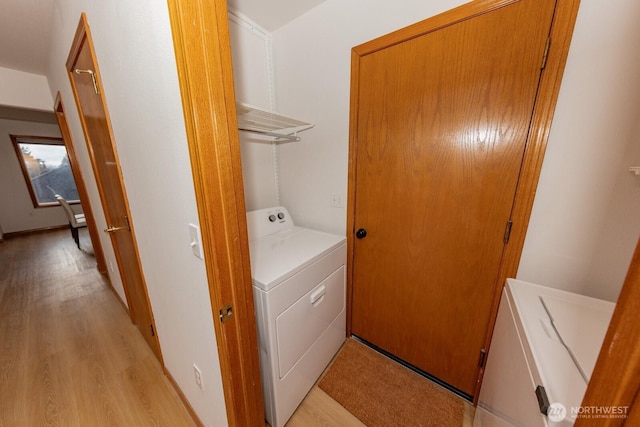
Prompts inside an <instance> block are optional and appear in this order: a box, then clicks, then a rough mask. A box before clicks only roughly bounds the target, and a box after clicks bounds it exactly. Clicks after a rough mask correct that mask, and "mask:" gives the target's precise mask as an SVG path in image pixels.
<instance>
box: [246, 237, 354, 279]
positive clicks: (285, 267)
mask: <svg viewBox="0 0 640 427" xmlns="http://www.w3.org/2000/svg"><path fill="white" fill-rule="evenodd" d="M345 241H346V239H345V238H344V237H342V236H337V235H334V234H329V233H324V232H321V231H316V230H310V229H308V228H302V227H293V228H292V229H289V230H284V231H281V232H278V233H274V234H269V235H267V236H264V237H262V238H260V239H256V240H253V241H251V242H249V251H250V255H251V276H252V278H253V285H254V286H256V287H258V288H260V289H262V290H264V291H268V290H270V289H273V288H274V287H276V286H277V285H278V284H280V283H281V282H282V281H284V280H286V279H288V278H289V277H291V276H293V275H294V274H296V273H297V272H299V271H300V270H302V269H303V268H305V267H307V266H309V265H310V264H312V263H314V262H315V261H317V260H318V259H320V258H321V257H323V256H324V255H325V254H327V253H329V252H330V251H332V250H333V249H335V248H337V247H339V246H341V245H342V244H344V243H345Z"/></svg>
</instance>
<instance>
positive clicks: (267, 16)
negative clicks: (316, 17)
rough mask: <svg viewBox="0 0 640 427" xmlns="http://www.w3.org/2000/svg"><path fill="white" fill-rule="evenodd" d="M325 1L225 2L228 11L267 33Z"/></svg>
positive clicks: (264, 0)
mask: <svg viewBox="0 0 640 427" xmlns="http://www.w3.org/2000/svg"><path fill="white" fill-rule="evenodd" d="M324 1H325V0H227V4H228V5H229V9H233V10H235V11H236V12H240V13H241V14H242V15H244V16H246V17H247V18H249V19H251V20H252V21H253V22H255V23H256V24H258V25H260V26H261V27H262V28H264V29H265V30H267V31H268V32H272V31H275V30H277V29H278V28H280V27H282V26H283V25H284V24H286V23H287V22H290V21H292V20H294V19H295V18H297V17H298V16H300V15H302V14H304V13H305V12H308V11H309V10H311V9H313V8H314V7H316V6H318V5H319V4H321V3H324Z"/></svg>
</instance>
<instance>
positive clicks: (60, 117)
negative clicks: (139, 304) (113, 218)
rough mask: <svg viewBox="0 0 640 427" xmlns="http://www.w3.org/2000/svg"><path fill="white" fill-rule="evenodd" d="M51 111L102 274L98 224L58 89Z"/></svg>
mask: <svg viewBox="0 0 640 427" xmlns="http://www.w3.org/2000/svg"><path fill="white" fill-rule="evenodd" d="M53 111H54V113H55V115H56V120H57V121H58V127H59V128H60V135H62V141H63V142H64V145H65V147H67V154H68V157H69V164H70V165H71V173H72V174H73V179H74V180H75V181H76V187H77V189H78V196H79V197H80V203H81V205H82V211H83V212H84V216H85V218H86V219H87V228H88V230H89V237H90V238H91V245H92V246H93V253H94V254H95V257H96V268H97V269H98V271H99V272H100V273H102V274H108V272H107V263H106V261H105V258H104V251H103V250H102V243H101V242H100V237H99V233H98V226H97V225H96V220H95V217H94V216H93V209H92V208H91V202H90V200H89V194H88V193H87V186H86V185H85V183H84V178H83V177H82V170H81V169H80V163H79V162H78V156H77V155H76V148H75V146H74V144H73V139H72V138H71V132H69V125H68V124H67V118H66V117H65V113H64V111H65V109H64V104H63V103H62V97H61V95H60V91H58V93H57V94H56V101H55V103H54V106H53Z"/></svg>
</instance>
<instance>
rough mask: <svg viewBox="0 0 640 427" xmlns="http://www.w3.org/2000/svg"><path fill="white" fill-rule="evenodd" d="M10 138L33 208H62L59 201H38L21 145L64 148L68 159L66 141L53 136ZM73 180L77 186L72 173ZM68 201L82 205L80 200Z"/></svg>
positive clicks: (19, 136) (18, 136)
mask: <svg viewBox="0 0 640 427" xmlns="http://www.w3.org/2000/svg"><path fill="white" fill-rule="evenodd" d="M9 137H10V138H11V142H12V144H13V149H14V151H15V152H16V156H17V157H18V163H19V164H20V170H21V171H22V176H23V178H24V180H25V183H26V184H27V190H29V197H31V203H33V207H34V208H35V209H40V208H50V207H56V206H60V203H58V202H57V201H55V202H45V203H40V202H39V201H38V196H37V195H36V191H35V189H34V188H33V182H32V181H31V177H30V176H29V170H28V169H27V165H26V163H25V160H24V156H23V154H22V150H21V149H20V144H42V145H60V146H62V147H64V149H65V151H66V152H67V158H69V152H68V150H67V146H66V145H65V143H64V140H63V139H62V138H61V137H52V136H32V135H9ZM71 178H72V179H73V181H74V184H75V177H74V176H73V173H71ZM67 201H68V202H69V204H72V205H77V204H80V200H67Z"/></svg>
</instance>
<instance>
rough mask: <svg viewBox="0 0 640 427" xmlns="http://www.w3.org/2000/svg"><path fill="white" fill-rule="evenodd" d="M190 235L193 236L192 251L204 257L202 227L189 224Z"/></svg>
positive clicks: (201, 257)
mask: <svg viewBox="0 0 640 427" xmlns="http://www.w3.org/2000/svg"><path fill="white" fill-rule="evenodd" d="M189 235H190V236H191V243H190V245H191V252H193V254H194V255H195V256H197V257H198V258H200V259H204V256H203V254H202V239H201V238H200V227H198V226H197V225H195V224H189Z"/></svg>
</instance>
